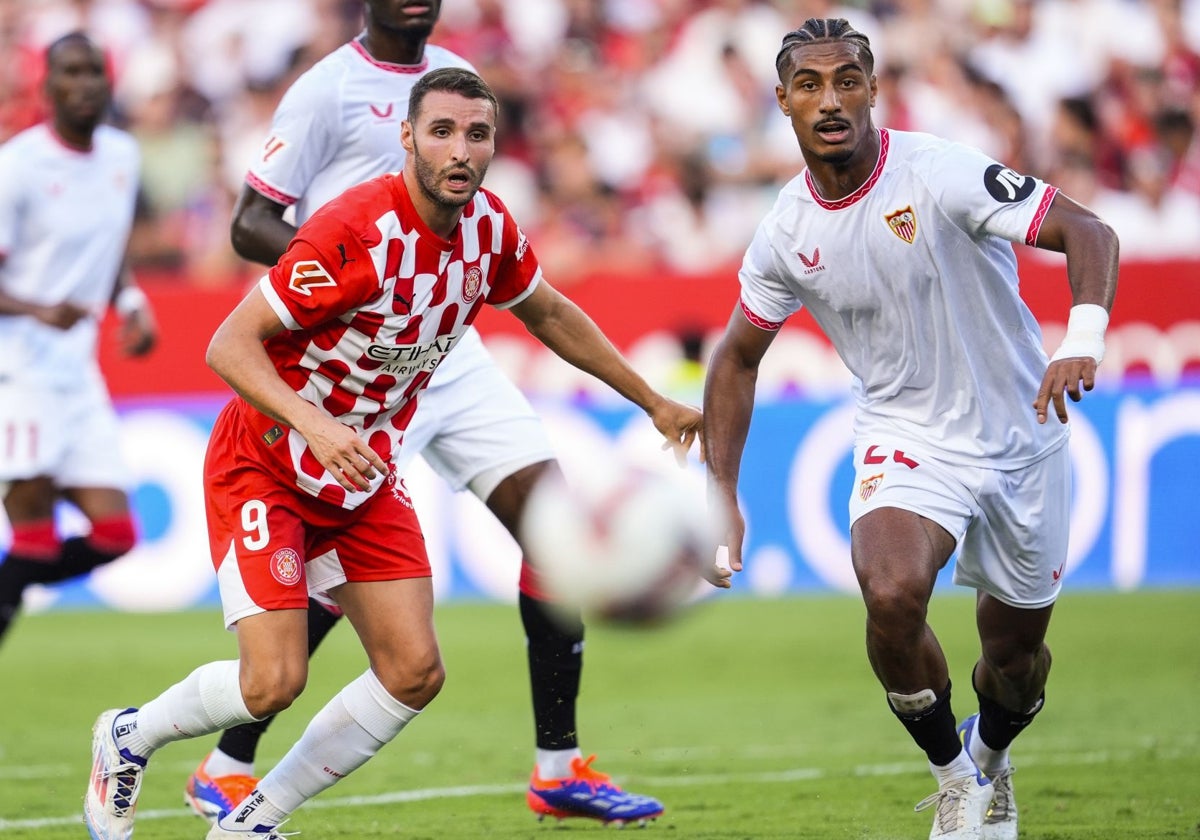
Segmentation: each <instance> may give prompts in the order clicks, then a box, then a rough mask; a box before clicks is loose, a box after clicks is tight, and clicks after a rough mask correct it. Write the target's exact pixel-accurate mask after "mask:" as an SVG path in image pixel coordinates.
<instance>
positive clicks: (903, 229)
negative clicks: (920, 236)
mask: <svg viewBox="0 0 1200 840" xmlns="http://www.w3.org/2000/svg"><path fill="white" fill-rule="evenodd" d="M883 219H884V221H885V222H887V223H888V227H889V228H891V229H892V233H894V234H896V235H897V236H899V237H900V238H901V239H903V240H904V241H905V242H907V243H908V244H909V245H911V244H913V240H914V239H916V238H917V214H916V213H914V212H913V209H912V205H909V206H908V207H905V208H904V209H903V210H897V211H896V212H895V213H888V214H887V215H886V216H884V217H883Z"/></svg>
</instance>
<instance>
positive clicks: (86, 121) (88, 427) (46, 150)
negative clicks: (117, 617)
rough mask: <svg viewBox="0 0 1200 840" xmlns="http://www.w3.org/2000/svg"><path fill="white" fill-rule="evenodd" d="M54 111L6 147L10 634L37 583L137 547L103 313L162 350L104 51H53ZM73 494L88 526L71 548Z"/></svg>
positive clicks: (2, 186)
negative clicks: (138, 275)
mask: <svg viewBox="0 0 1200 840" xmlns="http://www.w3.org/2000/svg"><path fill="white" fill-rule="evenodd" d="M46 71H47V76H46V95H47V98H48V99H49V101H50V104H51V106H52V112H53V113H52V116H51V118H50V120H49V121H48V122H46V123H43V124H40V125H37V126H34V127H33V128H30V129H28V130H26V131H23V132H21V133H20V134H18V135H17V136H15V137H13V138H12V139H11V140H9V141H8V142H7V143H6V144H4V146H3V147H0V493H2V494H3V497H4V509H5V512H6V513H7V515H8V520H9V523H10V524H11V526H12V534H13V537H12V545H11V546H10V548H9V552H8V557H7V559H5V561H4V563H3V565H0V636H2V635H3V634H4V632H5V630H6V629H7V628H8V626H9V624H10V623H11V622H12V620H13V618H14V617H15V616H16V614H17V611H18V609H19V608H20V605H21V595H22V592H23V591H24V589H25V587H26V586H28V585H29V584H31V583H51V582H56V581H62V580H67V579H69V578H72V577H76V576H78V575H82V574H86V573H87V572H89V571H91V570H92V569H94V568H96V567H97V566H100V565H102V564H104V563H108V562H110V561H112V560H114V559H116V558H117V557H120V556H121V555H122V554H124V553H126V552H127V551H129V549H131V548H132V547H133V545H134V542H135V533H134V526H133V521H132V519H131V518H130V514H129V500H128V498H127V496H126V492H125V484H126V478H125V467H124V464H123V462H122V461H121V458H120V437H119V433H118V429H117V420H116V415H115V413H114V412H113V408H112V403H111V401H110V400H109V396H108V390H107V388H106V387H105V384H104V380H103V378H102V377H101V374H100V368H99V365H98V364H97V362H96V336H97V332H98V329H99V321H100V318H101V317H102V316H103V315H104V312H105V310H106V309H107V308H108V306H109V305H110V303H113V302H115V304H116V306H117V309H118V310H119V311H120V313H121V316H122V319H123V324H122V328H123V330H124V335H123V337H122V338H123V342H124V349H125V350H126V352H128V353H130V354H131V355H141V354H143V353H146V352H148V351H149V350H150V349H151V347H152V346H153V345H154V341H155V327H154V322H153V318H152V317H151V315H150V311H149V308H148V307H147V305H146V299H145V295H143V294H142V293H141V291H140V290H139V289H137V288H136V287H134V286H132V285H130V281H129V275H128V273H127V272H125V271H124V270H123V266H124V258H125V246H126V242H127V240H128V238H129V231H130V227H131V225H132V223H133V214H134V204H135V201H136V195H137V186H138V166H139V154H138V149H137V145H136V143H135V141H134V139H133V137H131V136H130V135H129V134H126V133H125V132H123V131H120V130H118V129H116V128H114V127H112V126H109V125H101V120H102V119H103V118H104V116H105V114H106V112H107V110H108V104H109V98H110V93H111V89H110V83H109V79H108V75H107V72H106V68H105V62H104V54H103V53H102V51H101V50H100V49H99V48H98V47H97V46H96V45H95V44H93V43H92V42H91V41H90V40H88V38H87V37H86V36H84V35H83V34H81V33H71V34H68V35H64V36H63V37H62V38H59V39H58V40H57V41H55V42H54V43H53V44H51V45H50V46H49V47H48V48H47V51H46ZM59 499H65V500H67V501H68V502H70V503H71V504H73V505H74V506H76V507H78V508H79V510H80V511H81V512H82V513H83V515H84V516H86V517H87V519H88V521H89V523H90V531H89V532H88V533H87V534H86V535H83V536H73V537H70V538H68V539H65V540H64V539H63V538H62V537H61V535H60V534H59V533H58V531H57V529H56V527H55V522H54V508H55V504H56V503H57V502H58V500H59Z"/></svg>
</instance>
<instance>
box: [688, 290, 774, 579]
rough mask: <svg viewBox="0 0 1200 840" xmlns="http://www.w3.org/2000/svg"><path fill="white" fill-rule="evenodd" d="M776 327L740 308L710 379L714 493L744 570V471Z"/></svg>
mask: <svg viewBox="0 0 1200 840" xmlns="http://www.w3.org/2000/svg"><path fill="white" fill-rule="evenodd" d="M775 335H776V334H775V332H773V331H769V330H763V329H759V328H758V327H756V326H754V325H753V324H751V323H750V322H749V321H748V320H747V319H746V316H745V315H743V314H742V310H741V307H735V308H734V311H733V315H732V316H731V317H730V319H729V323H728V324H727V325H726V327H725V335H724V336H722V338H721V341H720V342H719V343H718V344H717V346H716V348H714V350H713V354H712V357H711V358H710V359H709V361H708V374H707V377H706V378H705V380H704V437H703V442H704V451H705V453H706V454H707V456H708V476H709V495H710V498H711V502H712V504H713V505H716V506H719V507H720V508H721V510H722V514H723V515H724V516H725V519H726V522H727V523H728V526H727V529H726V543H725V544H726V546H727V547H728V549H729V568H730V569H732V570H733V571H735V572H740V571H741V570H742V540H743V538H744V536H745V532H746V524H745V520H743V518H742V514H741V511H740V510H739V509H738V501H737V487H738V474H739V473H740V471H741V464H742V451H743V449H745V446H746V435H747V434H748V433H749V431H750V415H751V413H752V412H753V411H754V390H755V385H756V383H757V381H758V365H759V362H761V361H762V357H763V355H764V354H765V353H766V352H767V348H768V347H770V346H771V342H772V341H773V340H774V338H775Z"/></svg>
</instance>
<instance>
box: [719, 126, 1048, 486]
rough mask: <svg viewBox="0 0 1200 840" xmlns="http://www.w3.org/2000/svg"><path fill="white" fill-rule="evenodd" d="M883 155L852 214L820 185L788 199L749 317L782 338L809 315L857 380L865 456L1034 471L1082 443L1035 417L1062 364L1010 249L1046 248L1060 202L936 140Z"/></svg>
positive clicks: (887, 138)
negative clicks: (870, 451) (1039, 398)
mask: <svg viewBox="0 0 1200 840" xmlns="http://www.w3.org/2000/svg"><path fill="white" fill-rule="evenodd" d="M880 141H881V142H880V147H881V148H880V156H879V160H878V162H877V164H876V166H875V169H874V171H873V172H872V174H871V176H870V177H869V178H868V179H867V181H866V182H865V183H864V184H863V185H862V187H860V188H859V189H858V190H857V191H855V192H854V193H853V194H851V195H849V196H847V197H846V198H844V199H841V200H839V201H834V202H828V201H824V200H823V199H821V198H820V197H819V195H818V193H817V190H816V188H815V186H814V185H813V182H812V180H811V176H810V174H809V172H808V170H805V171H804V172H802V173H801V174H800V175H799V176H797V177H796V178H794V179H793V180H792V181H791V182H790V183H788V184H787V186H785V187H784V188H783V190H782V191H781V193H780V195H779V198H778V200H777V201H776V204H775V206H774V208H773V209H772V210H771V212H770V213H769V214H768V215H767V216H766V218H765V219H764V220H763V221H762V223H761V224H760V225H759V228H758V231H757V232H756V234H755V236H754V240H753V241H752V243H751V245H750V247H749V249H748V250H747V252H746V255H745V259H744V261H743V263H742V268H741V271H740V274H739V279H740V281H741V287H742V288H741V306H742V310H743V312H744V313H745V314H746V316H747V317H748V318H749V319H750V320H751V322H752V323H754V324H756V325H757V326H759V327H761V328H763V329H766V330H776V329H779V328H780V327H781V326H782V324H783V322H784V321H785V320H786V319H787V318H788V317H789V316H790V315H792V314H793V313H795V312H797V311H799V309H800V308H801V307H802V306H804V307H808V309H809V311H810V312H811V313H812V315H813V317H814V319H815V320H816V321H817V323H818V324H819V325H820V327H821V329H822V330H823V331H824V333H825V335H826V336H827V337H828V338H829V340H830V342H831V343H832V344H833V346H834V348H835V349H836V350H837V352H838V354H839V355H840V356H841V358H842V360H843V361H844V362H845V363H846V366H847V367H848V368H849V369H850V372H851V373H852V374H853V375H854V385H853V390H854V396H855V400H856V403H857V409H858V410H857V412H856V419H855V434H856V436H857V438H858V439H859V440H860V441H862V440H867V439H871V438H883V439H886V440H894V439H900V440H902V441H906V442H909V443H910V444H912V445H913V448H914V451H922V449H924V450H926V451H928V450H931V449H932V450H933V451H934V452H936V453H937V454H939V455H941V456H942V457H945V458H946V459H947V460H952V461H955V462H960V463H967V464H974V465H979V466H988V467H993V468H997V469H1007V468H1013V467H1017V466H1021V465H1024V464H1028V463H1032V462H1033V461H1036V460H1038V459H1039V458H1040V457H1042V456H1043V455H1045V454H1046V453H1047V452H1049V451H1050V450H1052V449H1054V448H1056V447H1058V446H1060V445H1061V444H1062V442H1063V441H1064V440H1065V438H1066V436H1067V429H1066V427H1065V426H1063V425H1062V424H1060V423H1059V422H1058V421H1057V420H1055V419H1053V418H1051V420H1050V422H1047V423H1046V424H1045V425H1039V424H1038V423H1037V421H1036V418H1035V416H1034V412H1033V408H1032V407H1031V406H1032V403H1033V400H1034V398H1035V396H1036V395H1037V391H1038V388H1039V386H1040V384H1041V380H1042V376H1043V374H1044V373H1045V371H1046V366H1047V364H1048V359H1047V357H1046V354H1045V352H1044V350H1043V349H1042V337H1041V330H1040V328H1039V327H1038V324H1037V321H1036V320H1035V319H1034V317H1033V315H1032V314H1031V313H1030V311H1029V309H1028V307H1026V305H1025V304H1024V302H1022V300H1021V297H1020V295H1019V293H1018V282H1019V281H1018V277H1017V263H1016V257H1015V255H1014V254H1013V249H1012V245H1011V244H1010V243H1011V242H1024V243H1027V244H1030V245H1033V244H1036V242H1037V236H1038V231H1039V229H1040V226H1041V223H1042V221H1043V219H1044V218H1045V215H1046V212H1047V211H1048V210H1049V208H1050V204H1051V202H1052V201H1053V199H1054V196H1055V195H1056V194H1057V190H1056V189H1055V188H1054V187H1051V186H1049V185H1047V184H1045V183H1043V182H1041V181H1039V180H1038V179H1036V178H1033V177H1031V176H1027V175H1020V174H1018V173H1016V172H1013V171H1012V170H1011V169H1008V168H1006V167H1004V166H1002V165H1001V164H999V163H997V162H996V161H994V160H992V159H991V158H989V157H987V156H986V155H984V154H983V153H982V152H979V151H977V150H974V149H971V148H968V147H966V146H962V145H959V144H955V143H950V142H948V141H945V140H941V139H939V138H936V137H933V136H931V135H928V134H918V133H910V132H902V131H891V130H887V129H883V130H880ZM922 444H923V446H922Z"/></svg>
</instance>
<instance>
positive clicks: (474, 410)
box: [184, 0, 662, 821]
mask: <svg viewBox="0 0 1200 840" xmlns="http://www.w3.org/2000/svg"><path fill="white" fill-rule="evenodd" d="M440 7H441V4H440V2H439V1H438V0H431V2H425V3H413V2H407V3H405V2H399V0H367V2H366V3H365V9H366V29H365V31H364V32H363V33H362V35H360V36H359V37H358V38H356V39H355V40H353V41H351V42H349V43H347V44H345V45H343V46H342V47H340V48H339V49H337V50H335V51H334V52H333V53H331V54H330V55H328V56H326V57H325V58H324V59H322V60H321V61H320V62H318V63H317V64H316V65H315V66H314V67H312V68H311V69H310V70H309V71H308V72H307V73H305V74H304V75H303V76H301V77H300V78H299V79H298V80H297V81H296V82H295V84H293V85H292V87H291V88H290V89H289V90H288V91H287V93H286V94H285V95H284V98H283V101H282V102H281V103H280V105H279V108H278V110H277V111H276V113H275V117H274V121H273V124H272V127H271V135H270V137H268V139H267V140H266V142H265V143H264V144H263V147H262V153H261V156H260V158H259V160H257V161H256V162H255V163H254V164H253V165H252V167H251V170H250V172H249V174H248V176H247V179H246V180H247V184H246V187H245V189H244V190H243V194H242V196H241V199H240V201H239V204H238V207H237V209H236V210H235V213H234V220H233V226H232V236H233V242H234V245H235V247H236V248H237V250H238V252H239V253H240V254H241V255H242V256H244V257H246V258H248V259H252V260H256V261H258V262H261V263H264V264H268V265H269V264H272V263H274V262H275V260H276V259H278V258H279V256H280V255H281V254H282V253H283V252H284V250H285V249H286V248H287V245H288V242H289V241H290V240H291V238H292V236H293V234H294V233H295V227H294V226H293V225H291V224H289V223H288V222H287V221H285V220H284V219H283V216H284V213H285V211H286V210H287V209H288V208H289V207H291V208H293V212H294V213H295V220H296V224H300V223H303V222H304V221H305V220H306V219H308V218H309V217H310V216H311V215H312V213H313V212H314V211H315V210H317V209H318V208H319V207H321V206H322V205H323V204H325V202H327V201H328V200H329V199H331V198H333V197H334V196H336V195H337V194H339V193H340V192H342V191H343V190H345V189H346V188H348V187H350V186H352V185H354V184H358V183H360V182H362V181H365V180H367V179H368V178H371V177H374V176H377V175H380V174H382V173H385V172H389V171H396V170H399V169H400V168H402V167H403V165H404V160H405V153H404V150H403V149H402V148H401V146H400V144H399V143H398V142H397V138H398V136H399V131H400V122H401V120H402V119H403V118H404V116H405V113H406V111H407V107H408V99H409V93H410V91H411V90H412V86H413V85H414V84H415V83H416V82H417V80H418V79H420V78H421V77H422V76H424V75H425V74H426V73H429V72H431V71H433V70H436V69H438V68H442V67H464V68H470V65H469V64H468V63H467V62H466V61H465V60H464V59H462V58H461V57H459V56H457V55H455V54H454V53H451V52H449V51H447V50H445V49H442V48H440V47H437V46H434V45H431V44H427V43H426V40H427V39H428V37H429V35H430V33H431V32H432V30H433V27H434V24H435V23H436V21H437V19H438V15H439V13H440V10H441V9H440ZM418 453H419V454H420V455H421V456H422V457H424V458H425V459H426V461H428V463H429V464H430V465H431V466H432V467H433V468H434V469H435V470H436V471H437V472H438V474H440V475H441V476H442V477H443V478H444V479H446V481H447V482H449V484H450V485H451V486H452V487H453V488H454V489H455V490H462V489H464V488H469V489H470V490H471V491H472V492H473V493H475V494H476V495H477V496H478V497H479V498H480V499H481V500H483V501H484V502H485V503H486V504H487V506H488V508H489V509H490V510H491V511H492V512H493V513H494V514H495V515H496V517H497V518H498V519H499V520H500V521H501V523H503V524H504V526H505V527H506V528H507V529H508V530H509V532H510V533H512V534H513V535H514V536H516V535H517V532H518V523H519V520H520V516H521V511H522V510H523V507H524V504H525V499H526V497H527V495H528V493H529V491H530V489H531V488H532V487H533V485H534V483H535V482H536V481H537V480H538V479H539V478H540V477H541V476H542V475H543V474H545V473H546V471H547V470H551V469H557V464H556V462H555V461H554V453H553V451H552V449H551V447H550V443H549V441H548V439H547V437H546V434H545V431H544V429H543V428H542V425H541V421H540V420H539V419H538V417H537V416H536V415H535V413H534V411H533V409H532V408H531V406H530V405H529V402H528V401H527V400H526V399H525V397H524V396H523V395H522V394H521V393H520V391H519V390H518V389H517V388H516V387H515V386H514V385H513V384H512V383H511V382H510V381H509V380H508V379H506V378H505V377H504V375H503V374H502V373H501V372H500V370H499V369H498V368H497V367H496V365H495V363H494V361H493V360H492V358H491V357H490V355H489V354H488V353H487V350H486V349H485V348H484V346H483V343H482V341H481V340H480V338H479V335H478V334H477V333H476V332H475V330H474V329H473V328H472V329H470V330H468V331H467V332H466V333H465V334H464V335H463V336H462V338H461V340H460V341H459V343H458V345H457V346H456V347H455V349H454V352H453V353H451V354H450V355H449V356H448V357H447V358H446V359H445V361H444V362H443V363H442V364H440V365H439V367H438V369H437V372H436V373H435V375H434V377H433V381H432V382H431V383H430V385H429V387H428V389H427V390H426V391H425V392H424V393H423V394H422V396H421V408H420V411H418V412H417V415H416V417H415V419H414V420H413V423H412V425H411V426H410V427H409V428H408V430H407V432H406V435H405V446H404V448H403V450H402V451H401V452H400V453H399V455H398V460H397V467H398V469H399V471H400V473H401V474H403V472H404V469H405V467H406V465H407V464H408V463H409V461H410V460H411V459H412V458H413V457H414V456H416V455H417V454H418ZM519 602H520V614H521V620H522V622H523V624H524V627H525V633H526V637H527V639H528V646H527V655H528V662H529V672H530V683H531V688H532V697H533V713H534V725H535V736H536V753H535V766H534V770H533V773H532V778H531V781H530V787H529V790H528V792H527V795H526V801H527V803H528V805H529V807H530V808H531V809H533V810H534V812H536V813H537V814H539V816H544V815H552V816H557V817H592V818H596V819H601V820H606V821H607V820H613V819H618V818H619V819H622V820H626V821H629V820H632V821H640V820H646V819H650V818H653V817H655V816H657V815H659V814H661V813H662V804H661V803H660V802H659V801H658V800H656V799H654V798H653V797H649V796H641V795H636V794H632V793H628V792H626V791H624V790H622V789H621V788H620V787H619V786H617V784H616V783H615V782H613V781H612V780H611V779H610V778H609V777H608V776H607V775H606V774H604V773H601V772H599V771H598V770H596V769H595V768H594V767H593V766H592V760H593V758H594V757H589V758H584V757H583V755H582V753H581V751H580V748H579V743H578V737H577V727H576V720H575V712H576V701H577V697H578V693H579V682H580V671H581V668H582V658H583V624H582V622H581V621H580V620H579V618H578V616H575V617H574V618H573V619H570V620H569V619H568V617H567V615H566V614H565V613H563V612H562V610H556V611H555V613H554V614H553V617H552V616H551V614H550V613H549V612H548V611H547V608H546V606H545V603H544V599H543V597H542V595H541V593H540V592H539V586H538V582H537V579H536V575H535V574H534V573H533V571H532V570H531V569H530V567H529V565H528V563H525V564H523V567H522V570H521V579H520V592H519ZM336 620H337V614H336V613H331V612H330V611H328V610H326V609H325V608H323V607H322V606H321V605H319V604H316V603H315V602H314V603H313V604H312V605H311V610H310V634H311V635H310V649H311V648H315V647H316V645H317V644H319V642H320V641H321V639H322V638H323V637H324V636H325V634H326V633H327V632H328V631H329V629H330V628H331V627H332V626H333V624H334V623H335V622H336ZM267 723H269V721H265V722H260V723H252V724H248V725H246V726H242V727H238V728H237V729H235V730H231V731H229V732H226V733H223V734H222V737H221V739H220V741H219V743H218V744H217V748H216V749H215V750H214V751H213V753H212V754H210V755H209V756H208V757H206V759H205V760H204V762H202V764H201V765H200V767H199V768H198V769H197V770H196V772H195V773H194V774H193V775H192V776H191V778H190V779H189V780H188V783H187V787H186V790H185V797H184V798H185V801H186V802H187V803H188V804H189V805H190V806H191V807H192V809H193V810H195V811H196V812H197V813H199V814H201V815H202V816H206V817H208V818H209V819H212V818H215V816H216V815H217V814H218V813H219V812H220V811H221V810H227V809H228V808H230V807H231V806H232V805H231V804H232V802H236V801H237V800H239V799H240V798H241V797H242V796H243V795H244V794H245V792H246V791H247V790H249V789H251V788H253V786H254V782H255V778H254V767H253V761H254V757H255V751H256V748H257V745H258V741H259V738H260V737H261V735H262V732H263V730H265V728H266V726H267Z"/></svg>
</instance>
